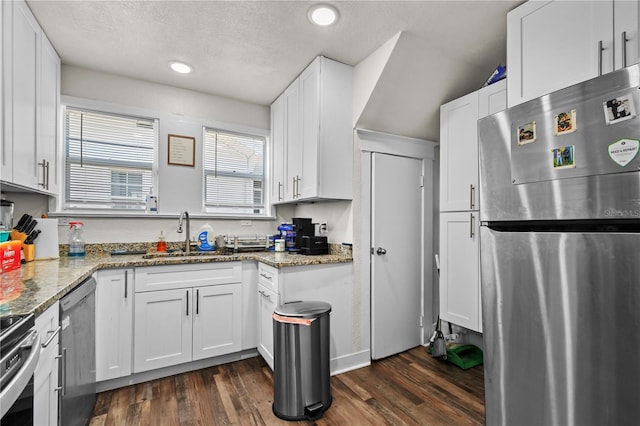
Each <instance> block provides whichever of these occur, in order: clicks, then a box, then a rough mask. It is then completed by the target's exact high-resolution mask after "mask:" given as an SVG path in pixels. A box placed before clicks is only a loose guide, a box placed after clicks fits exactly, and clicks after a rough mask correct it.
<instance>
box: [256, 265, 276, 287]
mask: <svg viewBox="0 0 640 426" xmlns="http://www.w3.org/2000/svg"><path fill="white" fill-rule="evenodd" d="M258 284H260V285H263V286H265V287H267V288H269V289H271V290H273V291H275V292H276V293H279V292H280V290H279V289H278V269H277V268H274V267H273V266H269V265H265V264H264V263H258Z"/></svg>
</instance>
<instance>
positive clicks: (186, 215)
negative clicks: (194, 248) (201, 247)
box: [178, 210, 191, 253]
mask: <svg viewBox="0 0 640 426" xmlns="http://www.w3.org/2000/svg"><path fill="white" fill-rule="evenodd" d="M182 219H186V221H187V235H186V239H185V240H184V252H185V253H190V251H191V220H190V219H189V213H188V212H187V211H186V210H185V211H183V212H182V213H180V219H178V234H182Z"/></svg>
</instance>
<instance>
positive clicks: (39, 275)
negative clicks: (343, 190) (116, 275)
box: [0, 252, 353, 316]
mask: <svg viewBox="0 0 640 426" xmlns="http://www.w3.org/2000/svg"><path fill="white" fill-rule="evenodd" d="M245 260H248V261H256V262H261V263H264V264H267V265H269V266H272V267H274V268H278V269H279V268H288V267H294V266H312V265H330V264H335V263H351V262H353V258H352V257H348V256H343V255H335V254H328V255H318V256H304V255H299V254H289V253H274V252H249V253H237V254H221V255H210V256H202V255H194V256H166V257H164V256H162V257H154V258H148V259H145V258H144V257H143V256H142V255H119V256H109V255H101V256H87V257H86V258H76V259H74V258H68V257H61V258H60V259H53V260H38V261H34V262H29V263H26V264H24V265H22V267H21V268H20V269H16V270H13V271H9V272H5V273H3V274H2V296H1V297H2V299H3V300H2V301H1V302H0V316H5V315H23V314H29V313H31V312H33V313H35V314H36V316H38V315H40V314H42V313H43V312H44V311H45V310H46V309H47V308H49V307H50V306H51V305H53V304H54V303H55V302H56V301H58V300H60V299H61V298H62V297H64V296H65V295H66V294H68V293H70V292H71V291H72V290H73V289H74V288H76V287H77V286H78V285H80V284H81V283H82V282H83V281H84V280H86V279H87V278H89V277H90V276H91V275H92V274H93V273H94V272H96V271H98V270H100V269H119V268H134V267H144V266H159V265H185V264H195V263H215V262H237V261H245ZM52 280H55V281H56V282H55V283H53V282H51V281H52Z"/></svg>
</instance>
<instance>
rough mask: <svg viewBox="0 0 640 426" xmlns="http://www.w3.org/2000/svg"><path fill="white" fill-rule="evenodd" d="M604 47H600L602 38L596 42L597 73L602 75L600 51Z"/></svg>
mask: <svg viewBox="0 0 640 426" xmlns="http://www.w3.org/2000/svg"><path fill="white" fill-rule="evenodd" d="M603 50H604V47H602V40H600V41H599V42H598V75H602V51H603Z"/></svg>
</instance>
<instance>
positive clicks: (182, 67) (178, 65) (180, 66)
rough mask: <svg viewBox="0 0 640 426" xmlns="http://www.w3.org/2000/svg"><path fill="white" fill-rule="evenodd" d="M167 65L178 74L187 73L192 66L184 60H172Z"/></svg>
mask: <svg viewBox="0 0 640 426" xmlns="http://www.w3.org/2000/svg"><path fill="white" fill-rule="evenodd" d="M169 66H170V67H171V69H172V70H174V71H175V72H178V73H180V74H189V73H190V72H191V71H192V68H191V67H190V66H189V65H187V64H185V63H184V62H178V61H172V62H169Z"/></svg>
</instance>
